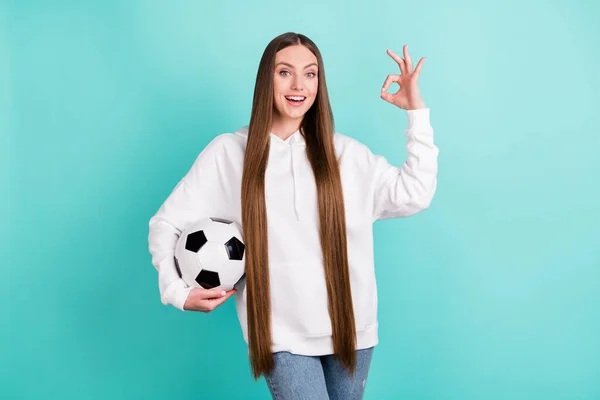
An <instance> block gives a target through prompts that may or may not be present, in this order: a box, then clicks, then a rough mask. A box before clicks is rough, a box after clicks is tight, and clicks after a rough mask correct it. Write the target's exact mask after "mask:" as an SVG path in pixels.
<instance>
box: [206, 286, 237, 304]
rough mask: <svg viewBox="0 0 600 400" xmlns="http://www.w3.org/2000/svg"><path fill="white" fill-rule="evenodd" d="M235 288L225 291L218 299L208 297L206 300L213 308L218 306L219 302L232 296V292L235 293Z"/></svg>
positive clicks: (223, 301)
mask: <svg viewBox="0 0 600 400" xmlns="http://www.w3.org/2000/svg"><path fill="white" fill-rule="evenodd" d="M235 292H236V291H235V290H230V291H228V292H226V294H225V296H223V297H220V298H218V299H208V301H209V302H210V305H211V306H212V307H213V308H215V307H217V306H220V305H221V304H223V303H225V302H226V301H227V299H228V298H230V297H231V296H233V294H234V293H235Z"/></svg>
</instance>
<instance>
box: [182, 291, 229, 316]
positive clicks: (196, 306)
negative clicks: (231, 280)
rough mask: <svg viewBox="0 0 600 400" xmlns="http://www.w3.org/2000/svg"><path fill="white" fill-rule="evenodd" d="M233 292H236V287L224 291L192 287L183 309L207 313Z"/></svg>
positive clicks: (223, 301)
mask: <svg viewBox="0 0 600 400" xmlns="http://www.w3.org/2000/svg"><path fill="white" fill-rule="evenodd" d="M235 292H237V289H232V290H228V291H224V290H221V289H203V288H194V289H192V290H190V293H189V295H188V297H187V299H186V301H185V304H184V305H183V309H184V310H186V311H200V312H204V313H209V312H211V311H213V310H214V309H215V308H217V307H218V306H220V305H221V304H223V303H225V301H226V300H227V299H228V298H230V297H231V296H232V295H233V294H234V293H235Z"/></svg>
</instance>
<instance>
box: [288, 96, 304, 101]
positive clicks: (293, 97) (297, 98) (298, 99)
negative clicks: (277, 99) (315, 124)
mask: <svg viewBox="0 0 600 400" xmlns="http://www.w3.org/2000/svg"><path fill="white" fill-rule="evenodd" d="M286 99H288V100H297V101H302V100H304V99H306V97H298V96H286Z"/></svg>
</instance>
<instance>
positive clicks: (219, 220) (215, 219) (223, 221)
mask: <svg viewBox="0 0 600 400" xmlns="http://www.w3.org/2000/svg"><path fill="white" fill-rule="evenodd" d="M210 219H212V220H213V221H215V222H221V223H223V224H227V225H229V224H231V222H232V221H229V220H228V219H225V218H216V217H210Z"/></svg>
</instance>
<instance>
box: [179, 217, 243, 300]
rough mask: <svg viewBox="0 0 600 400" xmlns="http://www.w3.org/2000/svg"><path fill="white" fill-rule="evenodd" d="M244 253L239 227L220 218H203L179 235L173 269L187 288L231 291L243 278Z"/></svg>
mask: <svg viewBox="0 0 600 400" xmlns="http://www.w3.org/2000/svg"><path fill="white" fill-rule="evenodd" d="M244 250H245V245H244V242H243V238H242V229H241V227H240V226H239V225H238V224H236V223H235V222H233V221H229V220H226V219H223V218H216V217H207V218H202V219H200V220H198V221H196V222H194V223H192V224H190V225H189V226H188V227H186V229H185V230H184V231H183V232H182V234H181V236H179V239H178V240H177V244H176V246H175V268H177V273H178V274H179V276H180V277H181V278H182V279H183V280H184V282H185V283H186V284H187V285H188V286H189V287H192V288H198V287H202V288H204V289H223V290H231V289H233V287H234V286H235V285H236V284H237V283H238V282H239V281H240V280H241V279H242V278H244V276H245V275H246V274H245V267H244V264H245V258H244Z"/></svg>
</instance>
